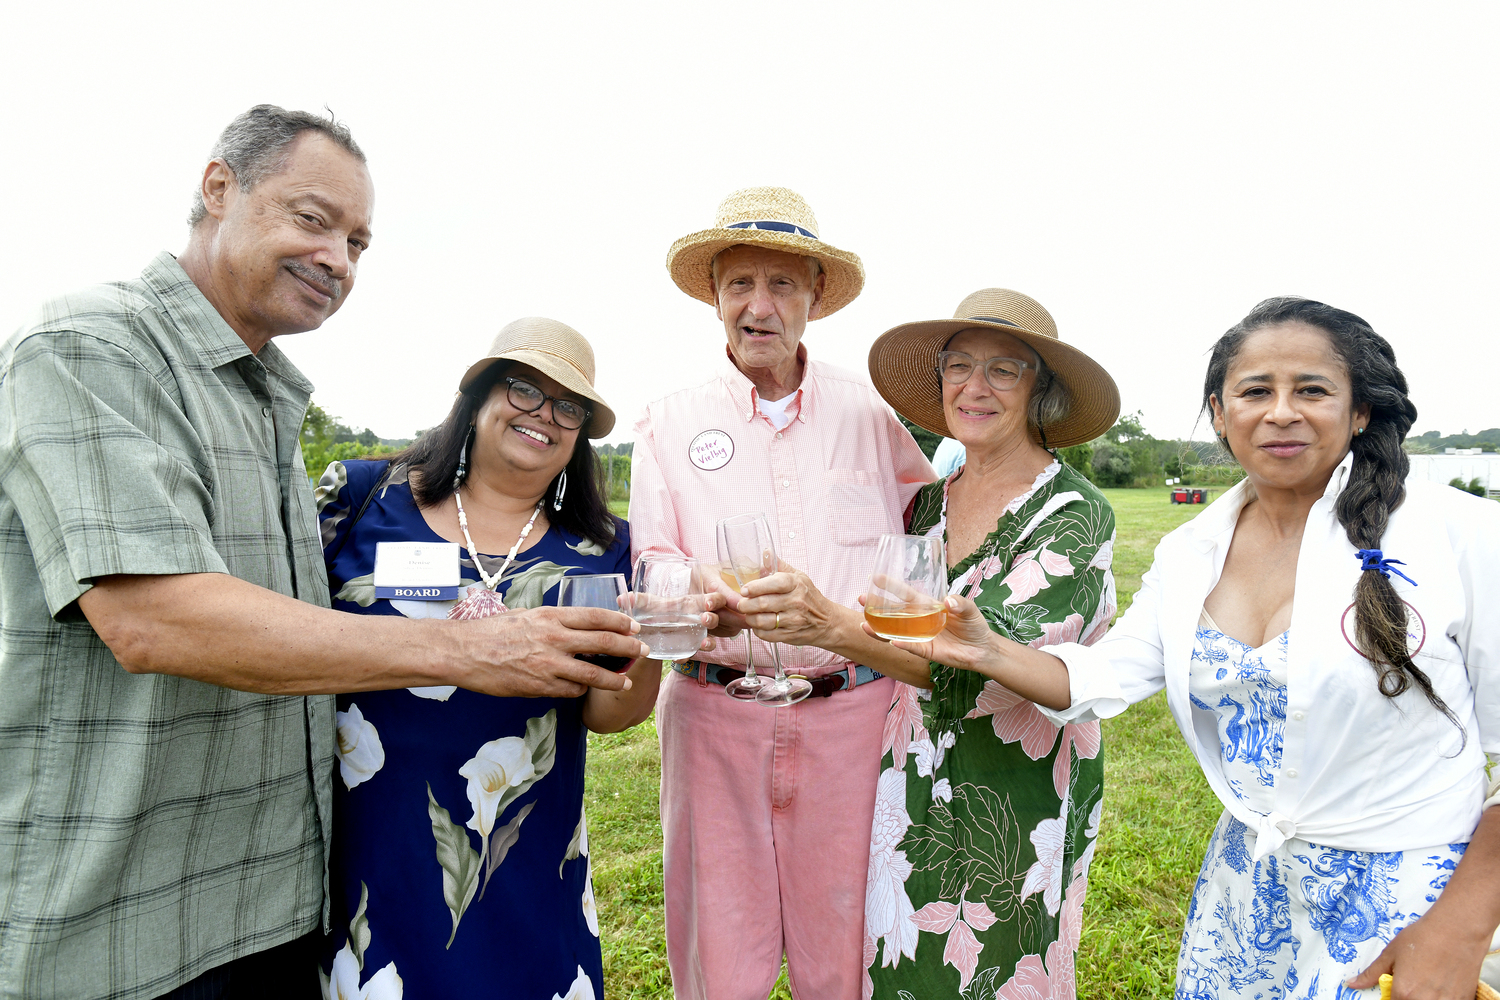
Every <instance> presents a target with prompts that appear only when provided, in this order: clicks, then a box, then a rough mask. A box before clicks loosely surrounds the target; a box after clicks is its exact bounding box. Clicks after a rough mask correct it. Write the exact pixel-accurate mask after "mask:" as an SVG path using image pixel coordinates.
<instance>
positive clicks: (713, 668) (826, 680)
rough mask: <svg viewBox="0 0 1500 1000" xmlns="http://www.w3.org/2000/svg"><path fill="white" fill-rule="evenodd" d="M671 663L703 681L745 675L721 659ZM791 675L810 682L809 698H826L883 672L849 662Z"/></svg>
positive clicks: (724, 680) (723, 681) (715, 681)
mask: <svg viewBox="0 0 1500 1000" xmlns="http://www.w3.org/2000/svg"><path fill="white" fill-rule="evenodd" d="M671 663H672V669H673V670H675V671H677V672H678V673H679V674H685V675H687V676H688V677H693V678H697V679H699V680H700V681H702V682H703V683H704V684H718V685H719V686H720V687H722V686H724V685H725V684H728V683H729V682H730V681H737V680H739V679H740V678H741V677H743V676H745V672H744V671H743V670H736V669H735V668H734V667H727V666H724V665H723V664H722V663H705V662H703V661H702V660H672V661H671ZM851 675H852V677H853V681H854V683H852V684H851V683H850V678H851ZM761 676H764V677H769V676H770V674H762V675H761ZM792 676H796V677H803V679H804V680H806V681H807V683H809V684H811V685H812V693H811V694H809V695H808V697H809V698H827V697H828V696H829V695H831V694H833V693H834V692H835V691H846V690H848V689H849V688H851V687H859V686H860V685H861V684H868V683H870V682H871V681H878V680H880V678H882V677H884V676H885V674H882V673H881V672H880V671H878V670H873V669H871V668H870V667H865V666H849V667H844V668H843V669H841V670H835V671H833V672H832V673H828V674H824V675H823V676H821V677H804V676H803V675H802V674H795V675H792Z"/></svg>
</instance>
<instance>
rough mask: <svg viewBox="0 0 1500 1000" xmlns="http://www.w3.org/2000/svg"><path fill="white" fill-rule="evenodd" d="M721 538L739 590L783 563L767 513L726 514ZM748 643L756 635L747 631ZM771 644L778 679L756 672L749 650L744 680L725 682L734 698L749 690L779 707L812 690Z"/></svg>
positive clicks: (723, 557) (723, 555) (743, 697)
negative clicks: (786, 667)
mask: <svg viewBox="0 0 1500 1000" xmlns="http://www.w3.org/2000/svg"><path fill="white" fill-rule="evenodd" d="M718 538H719V559H720V561H721V562H723V563H726V564H727V572H728V573H729V574H730V575H731V576H733V577H734V579H735V581H736V586H735V589H736V590H738V589H739V588H740V587H743V586H744V585H745V584H747V583H749V582H750V581H751V580H759V579H760V578H761V577H764V576H770V575H771V574H772V573H774V572H776V570H777V567H778V566H779V565H780V562H779V560H778V559H777V558H776V539H775V537H774V536H773V535H772V534H771V526H770V524H769V522H768V521H767V520H766V515H764V514H738V515H736V516H734V517H726V518H724V519H723V520H722V521H720V522H719V524H718ZM721 572H724V571H721ZM726 582H727V580H726ZM745 644H746V646H747V647H749V646H750V645H752V644H753V636H751V635H749V634H747V635H746V636H745ZM767 645H769V646H770V647H771V662H772V663H774V664H775V665H776V679H775V680H773V681H771V682H769V683H767V681H766V680H765V678H763V677H757V676H755V662H754V657H753V654H752V653H748V652H747V653H746V654H745V655H746V663H745V677H744V678H743V683H742V682H741V681H735V682H733V683H734V684H736V685H740V687H737V688H736V690H734V691H730V690H729V688H730V685H725V687H724V693H725V694H727V695H729V696H730V697H731V698H739V699H741V700H748V698H747V697H746V693H748V692H751V691H753V692H754V694H753V697H754V698H755V700H756V701H758V702H760V703H761V704H762V705H772V706H774V707H776V708H784V707H785V706H787V705H795V704H796V703H797V702H799V701H801V700H802V699H803V698H806V697H807V696H808V695H809V694H811V693H812V685H811V684H809V683H808V682H807V680H806V679H805V678H802V677H788V676H787V675H786V671H785V670H783V669H782V667H781V652H780V649H779V648H778V644H777V643H774V642H772V643H767ZM752 678H753V681H752Z"/></svg>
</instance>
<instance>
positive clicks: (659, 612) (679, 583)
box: [623, 556, 708, 660]
mask: <svg viewBox="0 0 1500 1000" xmlns="http://www.w3.org/2000/svg"><path fill="white" fill-rule="evenodd" d="M623 603H628V604H629V605H630V617H632V618H634V619H635V620H636V621H637V622H639V623H640V626H641V631H640V634H639V635H638V636H637V638H639V639H640V640H641V641H642V642H644V643H645V644H646V646H647V647H648V648H649V650H650V652H648V653H647V654H646V656H647V657H648V658H650V659H653V660H689V659H692V657H693V654H694V653H696V652H698V650H699V648H700V647H701V646H702V645H703V640H704V639H706V638H707V637H708V629H707V628H706V627H705V626H704V624H703V616H704V613H705V612H706V611H707V610H708V595H707V594H706V593H704V590H703V579H702V577H701V576H700V570H699V568H698V560H696V559H684V558H681V557H678V556H641V558H640V560H639V561H638V562H637V563H636V568H635V591H634V592H633V593H631V594H630V595H629V596H628V598H627V599H626V601H624V602H623Z"/></svg>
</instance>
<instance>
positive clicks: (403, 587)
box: [375, 542, 459, 601]
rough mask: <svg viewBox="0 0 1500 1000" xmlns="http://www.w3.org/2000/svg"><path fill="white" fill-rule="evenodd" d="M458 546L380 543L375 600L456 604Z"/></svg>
mask: <svg viewBox="0 0 1500 1000" xmlns="http://www.w3.org/2000/svg"><path fill="white" fill-rule="evenodd" d="M458 584H459V574H458V545H457V544H456V543H454V542H376V543H375V596H376V597H377V598H384V599H386V600H400V601H452V600H455V599H456V598H457V597H458Z"/></svg>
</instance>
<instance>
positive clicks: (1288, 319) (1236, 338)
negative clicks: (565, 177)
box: [1203, 296, 1467, 740]
mask: <svg viewBox="0 0 1500 1000" xmlns="http://www.w3.org/2000/svg"><path fill="white" fill-rule="evenodd" d="M1281 323H1306V324H1308V325H1309V326H1314V327H1317V328H1318V329H1320V330H1322V331H1323V332H1324V333H1326V334H1327V335H1328V340H1329V342H1330V343H1331V344H1332V346H1333V352H1334V354H1336V355H1337V356H1338V358H1339V360H1340V361H1342V362H1343V363H1344V367H1345V368H1346V369H1347V370H1348V372H1349V382H1350V385H1351V387H1352V389H1353V396H1354V398H1353V403H1352V405H1353V406H1356V407H1357V406H1359V405H1360V404H1362V403H1363V404H1366V405H1368V406H1369V407H1370V423H1369V425H1368V426H1366V427H1365V429H1364V433H1362V434H1358V435H1356V436H1355V438H1354V440H1353V442H1352V444H1351V448H1352V450H1353V452H1354V462H1353V467H1352V468H1351V470H1350V473H1349V481H1348V482H1347V483H1345V484H1344V489H1343V491H1342V492H1341V493H1340V494H1339V498H1338V503H1337V504H1336V505H1335V508H1334V512H1335V514H1336V515H1337V516H1338V519H1339V524H1340V525H1342V526H1343V528H1344V533H1345V534H1346V535H1347V536H1348V538H1349V541H1350V542H1351V543H1353V545H1354V547H1355V548H1356V549H1378V548H1380V539H1381V537H1382V536H1383V535H1384V534H1385V529H1386V525H1387V524H1389V523H1390V519H1391V512H1392V511H1394V510H1395V509H1396V508H1397V507H1400V506H1401V503H1402V501H1403V500H1405V499H1406V474H1407V472H1408V471H1409V470H1410V468H1411V463H1410V462H1409V461H1408V460H1407V458H1406V452H1405V450H1403V449H1402V447H1401V442H1402V441H1403V440H1405V438H1406V432H1407V431H1409V430H1411V425H1412V424H1413V423H1414V422H1415V421H1416V419H1417V408H1416V406H1415V405H1414V404H1413V403H1412V401H1411V400H1410V399H1408V398H1407V395H1406V392H1407V389H1406V376H1405V375H1403V374H1402V373H1401V369H1400V368H1398V367H1396V352H1395V351H1394V350H1392V349H1391V345H1390V344H1389V343H1388V342H1387V341H1386V339H1385V338H1384V337H1382V336H1380V334H1378V333H1376V332H1375V331H1374V329H1372V328H1371V326H1370V324H1369V323H1366V322H1365V321H1364V320H1363V319H1361V318H1360V317H1358V316H1356V315H1354V314H1353V313H1351V312H1345V311H1344V310H1342V309H1335V308H1334V307H1333V306H1330V305H1325V304H1324V303H1322V302H1314V301H1313V300H1311V299H1302V298H1296V297H1294V296H1283V297H1280V298H1274V299H1266V300H1265V301H1264V302H1262V303H1260V304H1259V305H1257V306H1256V307H1255V308H1254V309H1252V310H1250V314H1249V315H1248V316H1246V317H1245V318H1244V319H1242V320H1240V321H1239V322H1238V323H1236V324H1235V325H1234V326H1232V327H1230V328H1229V330H1228V331H1227V332H1226V333H1225V334H1224V335H1223V336H1222V337H1220V338H1219V340H1218V343H1216V344H1214V348H1213V354H1212V356H1211V357H1210V358H1209V361H1208V375H1207V376H1206V377H1205V378H1204V380H1203V408H1204V409H1205V410H1209V411H1210V413H1211V412H1212V411H1211V408H1210V407H1209V400H1210V399H1211V398H1217V399H1218V400H1219V405H1220V406H1221V407H1222V406H1223V405H1224V395H1223V393H1224V382H1225V380H1226V379H1227V378H1228V376H1229V366H1230V365H1232V364H1233V363H1234V360H1235V358H1236V357H1237V356H1238V355H1239V352H1240V348H1241V347H1242V346H1243V344H1244V342H1245V338H1246V337H1248V336H1249V335H1250V334H1252V333H1254V332H1256V331H1257V330H1261V329H1264V328H1265V327H1268V326H1276V325H1278V324H1281ZM1219 441H1220V443H1222V444H1223V445H1224V447H1225V448H1226V449H1228V447H1229V442H1228V441H1226V440H1225V439H1224V438H1223V437H1220V438H1219ZM1230 454H1231V455H1233V452H1230ZM1354 623H1355V635H1356V638H1357V639H1358V641H1359V647H1358V648H1359V651H1360V653H1361V654H1362V655H1363V656H1364V657H1365V658H1366V659H1367V660H1369V661H1370V663H1371V665H1372V666H1373V667H1374V668H1375V673H1376V675H1377V678H1378V686H1379V688H1380V693H1381V694H1383V695H1385V696H1386V697H1387V698H1395V697H1397V696H1398V695H1400V694H1401V693H1402V692H1404V691H1406V690H1407V688H1409V687H1410V686H1412V685H1413V684H1415V685H1416V686H1417V688H1418V690H1420V691H1421V692H1422V693H1423V694H1424V695H1426V696H1427V700H1428V701H1429V702H1431V703H1432V705H1433V707H1434V708H1436V709H1438V710H1439V711H1440V712H1442V713H1443V714H1444V715H1446V716H1447V717H1448V719H1449V721H1451V722H1452V723H1453V724H1454V725H1455V726H1458V728H1459V730H1460V731H1461V732H1462V731H1463V728H1464V727H1463V725H1462V724H1461V723H1460V722H1459V721H1458V718H1457V716H1455V715H1454V714H1453V710H1452V709H1450V708H1449V707H1448V706H1447V704H1446V703H1445V702H1444V701H1443V699H1442V698H1441V697H1440V696H1439V695H1438V693H1437V692H1436V691H1434V690H1433V689H1432V681H1431V680H1429V679H1428V677H1427V675H1426V674H1425V673H1423V672H1422V669H1421V668H1420V667H1418V666H1417V665H1416V664H1415V663H1414V662H1412V658H1411V654H1410V653H1409V652H1408V651H1407V648H1406V629H1407V619H1406V607H1405V606H1404V605H1403V603H1402V601H1401V598H1400V597H1399V596H1398V595H1397V594H1396V588H1395V587H1393V586H1391V581H1390V580H1389V579H1387V578H1386V576H1385V574H1384V573H1382V572H1380V571H1379V570H1375V569H1369V570H1366V571H1364V572H1363V573H1361V574H1360V576H1359V582H1358V583H1356V584H1355V585H1354ZM1465 739H1466V740H1467V734H1466V735H1465Z"/></svg>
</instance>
